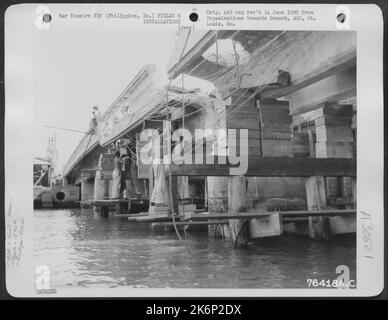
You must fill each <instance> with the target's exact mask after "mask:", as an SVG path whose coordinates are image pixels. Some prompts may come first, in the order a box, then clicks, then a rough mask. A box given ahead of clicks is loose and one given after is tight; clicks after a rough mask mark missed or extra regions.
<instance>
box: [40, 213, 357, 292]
mask: <svg viewBox="0 0 388 320" xmlns="http://www.w3.org/2000/svg"><path fill="white" fill-rule="evenodd" d="M355 243H356V241H355V237H354V236H350V237H349V236H346V237H340V238H338V239H335V240H331V241H328V242H314V241H311V240H309V239H307V238H305V237H300V236H293V235H282V236H281V237H278V238H275V239H274V238H272V239H268V238H267V239H260V241H256V242H255V243H254V244H252V245H250V246H249V247H248V248H244V249H232V248H231V242H229V241H223V240H209V239H208V238H207V235H206V234H191V235H189V236H188V237H187V239H186V240H185V241H179V240H177V237H176V235H175V233H159V234H158V233H151V232H150V230H149V225H148V224H146V223H141V224H140V223H133V222H129V221H128V220H127V219H122V218H109V219H101V218H95V217H93V214H92V212H91V210H79V209H71V210H49V211H47V210H36V211H34V256H35V263H36V265H42V264H43V265H48V266H49V268H50V283H51V287H53V288H59V287H71V286H73V287H77V286H83V287H96V286H98V287H120V286H138V287H151V288H166V287H170V288H193V287H194V288H285V287H287V288H306V287H307V282H306V279H308V278H317V279H335V278H336V277H337V276H338V275H336V274H335V268H336V267H337V266H338V265H347V266H348V267H349V268H350V278H351V279H355V275H356V244H355Z"/></svg>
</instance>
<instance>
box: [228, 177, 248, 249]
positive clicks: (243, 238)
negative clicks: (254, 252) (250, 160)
mask: <svg viewBox="0 0 388 320" xmlns="http://www.w3.org/2000/svg"><path fill="white" fill-rule="evenodd" d="M246 192H247V179H246V177H244V176H231V177H229V185H228V199H229V204H228V206H229V213H230V214H237V213H238V212H243V211H245V206H246ZM229 225H230V228H231V229H232V237H233V241H234V242H235V243H236V245H237V246H240V247H241V246H246V245H247V244H248V224H247V223H245V219H231V220H229Z"/></svg>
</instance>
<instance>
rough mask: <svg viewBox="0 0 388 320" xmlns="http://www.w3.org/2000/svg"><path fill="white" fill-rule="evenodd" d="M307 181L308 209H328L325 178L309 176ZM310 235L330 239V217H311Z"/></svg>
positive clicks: (314, 237)
mask: <svg viewBox="0 0 388 320" xmlns="http://www.w3.org/2000/svg"><path fill="white" fill-rule="evenodd" d="M305 183H306V196H307V207H308V209H309V210H323V209H326V192H325V181H324V178H323V177H322V176H314V177H308V178H306V180H305ZM309 235H310V237H311V238H312V239H316V240H328V239H329V238H330V224H329V218H328V217H309Z"/></svg>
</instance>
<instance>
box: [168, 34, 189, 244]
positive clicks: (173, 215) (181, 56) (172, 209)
mask: <svg viewBox="0 0 388 320" xmlns="http://www.w3.org/2000/svg"><path fill="white" fill-rule="evenodd" d="M190 33H191V29H189V33H188V34H187V38H186V42H185V44H184V46H183V49H182V52H181V55H180V58H179V61H178V62H177V63H176V64H175V70H174V76H175V73H176V70H177V68H178V63H179V62H180V61H182V58H183V54H184V52H185V49H186V45H187V43H188V41H189V37H190ZM171 83H172V78H171V80H170V82H169V84H168V87H167V90H166V103H167V121H170V109H169V103H168V102H169V101H168V92H169V90H170V86H171ZM170 134H171V131H170ZM170 151H171V150H169V152H170ZM170 156H171V152H170ZM168 180H169V194H170V196H169V202H170V208H171V214H172V222H173V224H174V229H175V233H176V235H177V236H178V239H179V240H182V238H181V235H180V234H179V231H178V228H177V226H176V222H175V212H174V206H173V201H172V177H171V170H168Z"/></svg>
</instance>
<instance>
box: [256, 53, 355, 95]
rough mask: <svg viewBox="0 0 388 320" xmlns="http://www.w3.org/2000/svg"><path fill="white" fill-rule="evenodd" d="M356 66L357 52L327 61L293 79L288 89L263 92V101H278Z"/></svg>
mask: <svg viewBox="0 0 388 320" xmlns="http://www.w3.org/2000/svg"><path fill="white" fill-rule="evenodd" d="M355 65H356V50H355V49H354V50H352V51H350V52H346V53H345V54H343V55H340V56H337V57H335V58H334V59H332V60H331V61H326V62H325V63H324V64H323V65H321V66H320V67H319V68H317V69H314V70H312V71H311V72H308V73H306V74H304V75H302V76H300V77H299V78H297V79H292V78H291V85H290V86H286V87H280V88H274V89H268V90H263V91H262V92H260V98H261V99H276V98H281V97H284V96H286V95H289V94H291V93H293V92H295V91H297V90H300V89H302V88H305V87H307V86H309V85H311V84H313V83H315V82H318V81H320V80H322V79H325V78H327V77H330V76H331V75H333V74H336V73H338V72H341V71H344V70H346V69H349V68H351V67H353V66H355Z"/></svg>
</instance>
